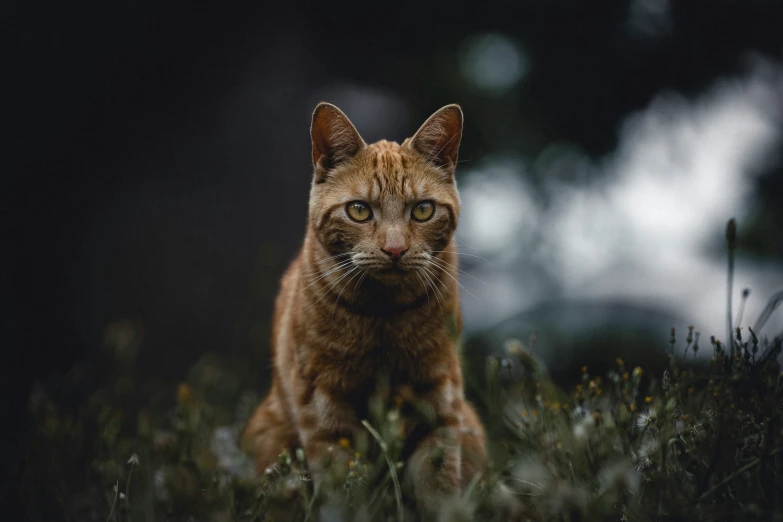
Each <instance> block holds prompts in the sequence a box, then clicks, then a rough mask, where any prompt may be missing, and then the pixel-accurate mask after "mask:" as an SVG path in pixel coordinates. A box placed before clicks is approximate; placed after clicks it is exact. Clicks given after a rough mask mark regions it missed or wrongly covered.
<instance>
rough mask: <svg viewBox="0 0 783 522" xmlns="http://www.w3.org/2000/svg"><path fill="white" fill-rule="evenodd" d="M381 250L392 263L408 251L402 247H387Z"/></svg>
mask: <svg viewBox="0 0 783 522" xmlns="http://www.w3.org/2000/svg"><path fill="white" fill-rule="evenodd" d="M381 250H383V251H384V252H385V253H386V255H387V256H389V257H390V258H392V260H394V261H397V260H398V259H399V258H401V257H402V255H403V254H404V253H405V252H407V251H408V249H407V248H404V247H388V248H383V249H381Z"/></svg>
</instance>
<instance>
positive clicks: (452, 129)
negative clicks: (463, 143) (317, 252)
mask: <svg viewBox="0 0 783 522" xmlns="http://www.w3.org/2000/svg"><path fill="white" fill-rule="evenodd" d="M311 136H312V143H313V167H314V172H313V184H312V189H311V192H310V220H309V223H310V227H311V230H312V232H313V233H314V235H315V237H316V239H317V240H318V242H319V243H320V244H321V245H322V246H323V248H324V249H325V250H326V252H328V253H329V255H331V256H343V257H338V258H336V259H339V260H347V258H349V257H350V259H351V260H352V262H353V264H354V265H356V266H357V267H359V268H361V269H363V270H364V271H366V272H367V273H368V274H369V275H370V276H372V277H374V278H375V279H378V280H380V281H386V282H391V283H396V282H399V281H401V280H405V279H407V278H410V277H415V274H416V273H417V272H421V271H422V270H425V269H426V268H428V267H429V269H432V267H431V266H429V265H430V264H431V263H432V262H433V258H437V257H439V255H440V254H441V253H442V252H443V251H444V250H445V249H446V248H447V246H448V245H449V243H450V241H451V239H452V236H453V234H454V231H455V229H456V227H457V220H458V218H459V210H460V200H459V194H458V193H457V186H456V183H455V180H454V170H455V167H456V165H457V154H458V152H459V145H460V140H461V138H462V110H461V109H460V107H459V106H458V105H447V106H445V107H443V108H442V109H440V110H439V111H437V112H435V114H433V115H432V116H430V118H429V119H428V120H427V121H426V122H424V124H423V125H422V126H421V128H419V130H418V131H417V132H416V134H414V135H413V137H411V138H408V139H406V140H405V141H404V142H403V143H402V145H399V144H397V143H394V142H388V141H385V140H382V141H379V142H377V143H373V144H370V145H368V144H366V143H365V142H364V140H363V139H362V138H361V136H360V135H359V133H358V132H357V130H356V128H355V127H354V126H353V124H352V123H351V122H350V120H349V119H348V117H347V116H346V115H345V114H343V113H342V112H341V111H340V109H338V108H337V107H335V106H334V105H330V104H328V103H321V104H319V105H318V106H317V107H316V109H315V112H314V113H313V122H312V127H311ZM434 261H437V259H435V260H434ZM420 275H421V274H420Z"/></svg>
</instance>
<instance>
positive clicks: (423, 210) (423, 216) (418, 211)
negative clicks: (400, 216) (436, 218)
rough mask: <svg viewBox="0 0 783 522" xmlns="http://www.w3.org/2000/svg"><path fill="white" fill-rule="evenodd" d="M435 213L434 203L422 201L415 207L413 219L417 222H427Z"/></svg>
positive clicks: (412, 212)
mask: <svg viewBox="0 0 783 522" xmlns="http://www.w3.org/2000/svg"><path fill="white" fill-rule="evenodd" d="M434 213H435V203H433V202H432V201H420V202H418V203H416V204H415V205H414V206H413V210H412V211H411V217H413V219H415V220H416V221H427V220H428V219H429V218H431V217H432V215H433V214H434Z"/></svg>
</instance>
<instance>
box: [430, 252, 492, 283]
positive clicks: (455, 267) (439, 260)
mask: <svg viewBox="0 0 783 522" xmlns="http://www.w3.org/2000/svg"><path fill="white" fill-rule="evenodd" d="M430 261H433V262H436V263H437V262H440V263H444V264H445V266H447V267H450V268H453V269H454V270H456V271H457V273H458V274H460V275H464V276H465V277H469V278H471V279H473V280H475V281H478V282H479V283H481V284H483V285H489V283H487V282H486V281H483V280H481V279H479V278H478V277H476V276H474V275H471V274H469V273H467V272H466V271H464V270H462V269H461V268H459V267H458V266H455V265H452V264H451V263H449V262H448V261H444V260H443V259H441V258H439V257H432V258H431V259H430Z"/></svg>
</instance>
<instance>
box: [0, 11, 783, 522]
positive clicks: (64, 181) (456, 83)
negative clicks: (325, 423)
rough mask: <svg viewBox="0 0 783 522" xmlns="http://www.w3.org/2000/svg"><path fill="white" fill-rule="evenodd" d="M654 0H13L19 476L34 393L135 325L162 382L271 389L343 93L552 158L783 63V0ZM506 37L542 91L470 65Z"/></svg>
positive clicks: (767, 219)
mask: <svg viewBox="0 0 783 522" xmlns="http://www.w3.org/2000/svg"><path fill="white" fill-rule="evenodd" d="M632 4H635V7H634V5H632ZM644 4H645V2H641V3H640V2H629V1H627V0H625V1H619V0H613V1H603V2H582V1H573V2H567V1H531V2H511V1H506V2H495V3H488V4H487V3H465V4H460V3H458V2H456V3H455V2H452V3H449V4H446V5H435V4H431V3H428V2H418V3H416V4H412V5H403V4H399V5H398V4H388V3H377V2H370V3H365V4H364V5H350V6H349V5H345V6H338V5H334V3H332V2H320V3H317V4H315V5H304V4H299V3H296V2H282V3H277V5H274V6H265V5H262V3H261V2H257V3H249V4H247V5H234V4H223V5H218V4H217V3H215V4H204V5H193V4H191V3H189V2H188V3H185V2H81V3H67V2H66V3H61V2H49V3H29V2H28V3H16V4H15V5H13V6H11V7H9V8H8V9H9V10H10V13H9V15H8V16H7V19H6V23H7V25H8V29H7V30H6V34H9V35H10V37H11V38H10V44H11V45H10V46H8V47H7V50H8V51H10V52H9V53H8V54H10V56H9V58H8V59H7V61H6V63H7V64H8V65H7V66H6V67H5V70H6V74H5V75H4V78H5V81H4V83H5V85H6V88H7V89H9V91H6V92H7V95H6V96H7V98H6V105H7V106H8V107H9V108H10V111H9V112H10V116H7V117H6V118H5V121H6V129H7V132H8V135H7V137H6V139H5V147H4V150H6V153H7V154H10V159H11V161H10V162H7V165H8V167H7V170H6V169H3V170H4V171H5V172H4V175H3V183H2V187H3V190H2V207H1V208H2V223H3V227H2V230H3V239H2V244H3V255H2V258H3V267H2V284H3V287H2V295H3V296H4V297H5V301H6V303H5V304H6V306H5V311H4V312H3V315H2V320H3V324H2V327H3V330H4V332H5V335H4V339H3V344H4V346H5V349H4V350H3V352H4V354H3V358H2V360H3V364H2V368H3V370H2V382H3V403H4V404H5V405H6V406H5V407H8V408H9V412H10V415H9V417H8V419H9V420H8V421H7V425H8V428H7V429H4V430H3V431H4V432H5V435H6V436H7V437H8V438H9V440H8V442H7V443H5V444H4V449H6V451H8V455H9V458H7V459H4V461H5V463H6V464H7V465H8V466H7V468H6V469H8V470H9V471H8V472H7V473H5V474H4V480H5V482H6V483H7V484H9V485H13V484H14V482H15V480H16V477H17V476H18V473H19V469H20V466H19V464H18V462H17V458H16V457H17V456H18V455H19V454H21V449H22V448H23V447H24V433H25V429H26V428H25V421H24V418H25V417H24V403H25V400H26V397H27V395H28V393H29V390H30V385H31V383H33V382H35V381H42V380H45V379H47V378H48V376H49V375H50V374H52V373H53V372H66V371H68V369H69V368H70V367H71V366H72V365H73V363H74V362H75V361H78V360H84V359H88V358H90V357H92V356H93V354H94V352H95V350H96V347H98V346H100V344H101V342H102V336H103V332H104V328H105V327H106V325H107V324H109V323H111V322H112V321H116V320H119V319H125V318H131V319H133V320H136V321H139V322H140V323H141V324H143V325H144V330H145V332H146V334H145V340H144V343H143V346H142V349H141V353H140V363H139V368H140V369H141V371H142V372H143V373H144V374H146V375H151V376H155V377H156V378H160V379H170V380H176V379H179V378H181V377H182V375H183V373H184V372H185V369H186V368H187V367H188V366H189V365H190V364H191V363H192V362H193V361H194V360H196V359H197V358H198V357H199V355H200V354H202V353H204V352H205V351H217V352H219V353H222V354H228V355H231V354H234V355H236V356H238V357H243V358H245V359H246V360H247V361H248V363H249V364H255V363H257V364H259V365H261V366H260V367H259V381H261V380H262V379H264V378H265V372H266V369H265V367H263V363H262V362H260V361H263V360H264V354H265V350H266V344H265V343H266V338H267V332H268V316H269V314H270V311H271V304H272V298H273V295H274V292H275V289H276V284H277V278H278V277H279V275H280V273H281V272H282V270H283V268H284V266H285V264H286V263H287V261H288V260H289V259H290V258H291V257H292V256H293V255H294V253H295V250H296V248H297V246H298V244H299V242H300V241H301V237H302V233H303V231H304V226H305V209H306V203H307V190H308V186H309V183H310V155H309V146H310V144H309V135H308V125H309V117H310V113H311V111H312V108H313V107H314V105H315V103H316V102H317V101H319V100H320V99H321V98H329V95H330V93H331V94H333V95H334V96H332V98H333V99H328V101H334V102H336V103H338V105H339V104H340V96H343V97H346V96H350V94H345V93H344V92H343V94H340V93H341V92H342V91H340V87H339V86H341V85H362V86H367V87H368V88H369V89H370V92H373V91H372V90H373V89H374V90H375V91H377V92H378V93H380V94H381V95H389V96H390V97H391V98H393V99H394V100H398V102H399V103H401V104H403V106H404V107H405V110H404V111H399V112H396V111H392V112H390V113H388V114H386V115H385V116H384V117H383V118H376V119H374V120H372V121H370V120H368V123H366V124H365V125H364V126H363V125H362V118H363V117H364V116H363V115H362V114H359V113H357V112H356V111H355V112H354V113H350V112H349V116H350V117H351V118H353V119H354V121H355V122H356V123H357V126H358V127H359V130H360V132H362V134H363V135H364V137H365V139H366V140H367V141H372V140H376V139H379V138H381V137H388V138H389V139H394V140H397V141H401V140H402V139H404V138H405V137H406V136H407V135H409V134H411V133H412V132H413V131H414V130H415V129H416V127H417V126H418V125H419V124H420V123H421V122H422V121H423V120H424V119H425V118H426V117H427V116H428V115H429V114H430V113H431V112H433V111H434V110H436V109H437V108H439V107H440V106H442V105H444V104H446V103H449V102H459V103H461V104H462V106H463V108H464V110H465V113H466V118H467V126H466V132H465V137H464V140H463V143H464V145H463V149H462V152H461V158H467V159H469V160H470V161H473V160H475V159H477V158H480V157H482V156H483V155H485V154H487V153H489V152H492V151H495V150H502V149H509V148H513V149H515V150H516V151H517V152H518V153H519V154H522V155H528V156H534V155H535V154H537V153H538V152H540V151H541V150H542V149H543V148H544V147H545V146H546V145H547V144H549V143H552V142H554V141H566V142H573V143H577V144H579V146H580V148H581V150H583V151H584V152H585V153H586V154H588V155H590V156H591V157H599V156H601V155H603V154H606V153H608V152H610V151H611V150H613V148H614V147H615V145H616V143H617V138H618V136H617V132H618V131H617V128H618V124H619V123H620V121H621V120H622V118H623V117H624V116H626V115H627V114H628V113H630V112H632V111H635V110H639V109H641V108H642V107H644V106H645V105H646V104H647V103H648V102H649V100H650V99H651V97H652V96H653V95H654V94H655V93H657V92H659V91H661V90H665V89H673V90H676V91H678V92H680V93H683V94H684V95H686V96H688V95H692V94H695V93H698V92H700V91H701V90H703V89H704V88H705V87H706V86H707V85H708V84H709V83H710V82H712V81H714V80H715V79H716V78H718V77H721V76H725V75H731V74H740V73H742V71H743V68H744V67H746V65H747V58H748V56H749V53H753V54H755V55H761V56H764V57H767V58H769V59H772V60H778V61H779V60H780V59H781V53H782V51H783V30H781V27H783V3H781V2H775V1H765V0H744V1H741V2H740V1H728V0H715V1H710V2H695V1H694V2H691V1H688V2H671V3H669V2H652V4H655V5H658V4H662V5H665V6H667V8H668V14H669V16H668V17H667V18H665V20H663V21H662V22H660V23H661V24H662V25H661V26H660V27H653V29H652V30H654V35H652V36H651V35H650V34H647V33H646V32H645V29H644V28H641V29H640V28H638V27H634V26H633V25H632V24H631V25H629V23H628V20H629V16H630V14H631V11H632V10H633V9H638V8H639V5H644ZM486 32H494V33H500V34H504V35H508V36H509V37H511V38H513V39H515V41H517V42H519V43H520V44H521V45H524V47H525V49H526V50H527V53H528V56H529V58H530V68H529V71H528V73H527V76H526V78H525V81H524V82H523V83H522V84H520V85H518V86H516V87H514V88H512V89H510V90H509V91H508V92H505V93H503V94H502V95H497V96H487V95H486V94H484V93H482V92H479V91H477V90H476V89H474V88H471V86H470V85H469V84H468V83H466V82H465V80H464V79H462V77H461V76H460V74H459V71H458V69H459V53H460V52H461V51H460V49H462V46H463V44H464V42H465V41H466V40H467V39H469V38H471V37H473V36H474V35H480V34H482V33H486ZM330 89H331V90H330ZM371 102H372V98H370V101H369V102H368V104H367V111H368V112H372V110H373V106H372V103H371ZM356 106H357V105H354V107H356ZM9 112H7V114H8V113H9ZM365 118H366V117H365ZM759 179H760V181H759V183H760V186H759V187H758V192H757V194H758V196H757V204H758V206H759V209H760V211H759V213H758V216H757V224H756V228H755V229H753V233H754V234H755V236H756V237H758V238H761V239H759V240H758V241H756V242H755V243H753V244H750V243H749V244H747V245H746V247H747V248H748V249H750V250H752V251H753V252H754V254H755V255H759V256H767V257H770V258H776V259H781V258H783V245H782V244H781V237H783V233H781V223H783V220H782V219H781V205H780V203H779V201H780V199H779V198H780V197H781V194H783V186H782V184H781V166H780V162H776V163H772V164H771V165H770V166H769V167H768V168H767V171H766V172H765V173H763V175H762V176H761V177H760V178H759ZM11 489H13V488H11ZM10 501H11V502H13V496H12V497H11V500H10ZM3 504H6V502H3ZM10 505H11V504H8V506H10ZM9 509H10V508H9ZM9 520H10V519H9Z"/></svg>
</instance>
